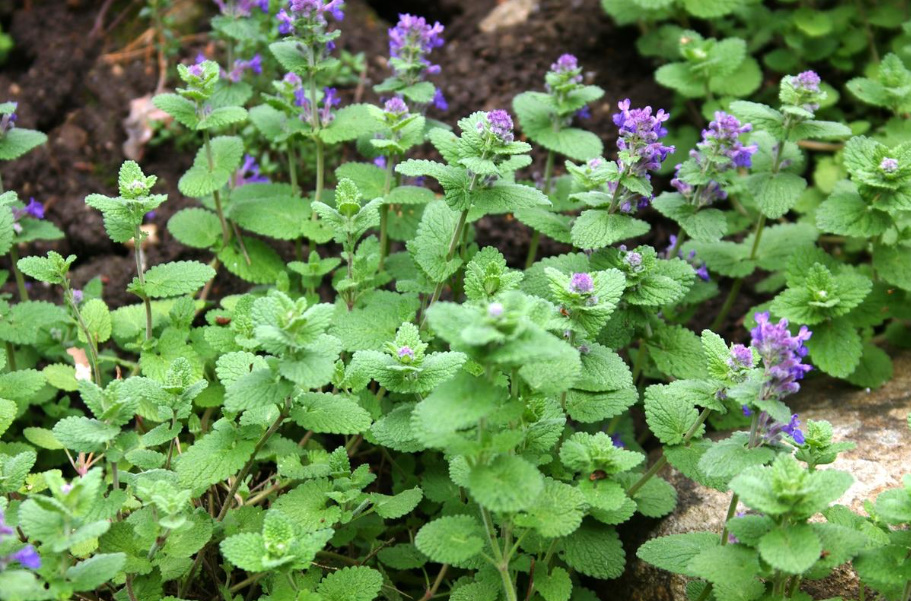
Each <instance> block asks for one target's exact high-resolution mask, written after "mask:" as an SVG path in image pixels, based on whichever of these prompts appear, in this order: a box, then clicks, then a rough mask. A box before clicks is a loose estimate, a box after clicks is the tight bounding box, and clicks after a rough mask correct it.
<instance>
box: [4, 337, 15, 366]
mask: <svg viewBox="0 0 911 601" xmlns="http://www.w3.org/2000/svg"><path fill="white" fill-rule="evenodd" d="M6 360H7V361H8V362H9V370H10V371H16V369H17V368H16V347H14V346H13V343H12V342H9V341H7V343H6Z"/></svg>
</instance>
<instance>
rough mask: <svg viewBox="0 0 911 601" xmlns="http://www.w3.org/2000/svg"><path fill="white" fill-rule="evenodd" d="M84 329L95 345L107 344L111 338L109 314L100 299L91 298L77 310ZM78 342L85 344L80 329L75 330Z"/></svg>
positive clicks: (83, 335)
mask: <svg viewBox="0 0 911 601" xmlns="http://www.w3.org/2000/svg"><path fill="white" fill-rule="evenodd" d="M79 312H80V313H81V314H82V321H83V322H84V323H85V328H86V329H87V330H88V331H89V334H90V335H91V336H92V338H93V339H94V341H95V343H101V342H107V340H108V339H109V338H110V337H111V312H110V311H109V310H108V306H107V305H106V304H104V301H103V300H101V299H97V298H93V299H90V300H88V301H86V302H85V303H83V305H82V306H81V307H80V308H79ZM77 333H78V335H79V341H80V342H87V340H86V338H85V334H84V333H83V332H82V329H81V328H80V329H79V330H77Z"/></svg>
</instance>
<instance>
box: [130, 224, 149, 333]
mask: <svg viewBox="0 0 911 601" xmlns="http://www.w3.org/2000/svg"><path fill="white" fill-rule="evenodd" d="M133 251H134V252H133V255H134V256H135V257H136V275H137V276H138V277H139V285H140V286H141V287H142V304H143V305H144V306H145V310H146V340H151V339H152V303H151V302H150V301H149V295H148V294H146V291H145V287H146V276H145V269H144V268H143V266H142V265H143V261H142V229H141V228H140V227H139V226H138V225H137V226H136V231H135V232H134V234H133Z"/></svg>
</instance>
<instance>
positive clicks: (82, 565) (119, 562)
mask: <svg viewBox="0 0 911 601" xmlns="http://www.w3.org/2000/svg"><path fill="white" fill-rule="evenodd" d="M126 557H127V556H126V554H125V553H98V554H97V555H94V556H92V557H90V558H89V559H86V560H85V561H81V562H79V563H77V564H76V565H74V566H72V567H70V568H68V569H67V571H66V579H67V580H69V582H70V585H71V586H72V587H73V590H76V591H91V590H94V589H96V588H98V587H99V586H101V585H102V584H104V583H105V582H108V581H110V580H113V579H114V578H115V577H116V576H117V574H119V573H120V570H121V569H122V568H123V565H124V563H126Z"/></svg>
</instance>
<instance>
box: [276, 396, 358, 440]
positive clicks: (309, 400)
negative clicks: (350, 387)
mask: <svg viewBox="0 0 911 601" xmlns="http://www.w3.org/2000/svg"><path fill="white" fill-rule="evenodd" d="M296 404H297V405H298V406H296V407H295V408H294V409H293V410H292V411H291V418H292V419H293V420H294V421H295V422H296V423H297V424H298V425H300V426H301V427H302V428H305V429H307V430H312V431H313V432H316V433H329V434H360V433H361V432H364V431H365V430H367V429H368V428H369V427H370V424H371V421H372V420H371V419H370V414H369V413H368V412H367V410H366V409H364V408H363V407H361V406H360V405H358V404H357V402H356V401H354V400H353V399H351V398H346V397H345V396H342V395H338V394H334V395H333V394H327V393H320V392H314V393H308V394H304V395H301V396H300V397H298V398H297V400H296Z"/></svg>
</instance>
